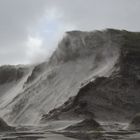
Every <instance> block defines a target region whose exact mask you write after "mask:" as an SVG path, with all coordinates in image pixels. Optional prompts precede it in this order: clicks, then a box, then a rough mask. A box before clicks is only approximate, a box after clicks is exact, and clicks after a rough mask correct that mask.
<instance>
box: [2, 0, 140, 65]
mask: <svg viewBox="0 0 140 140" xmlns="http://www.w3.org/2000/svg"><path fill="white" fill-rule="evenodd" d="M139 7H140V0H0V65H4V64H14V65H16V64H31V63H39V62H41V61H44V60H46V59H47V58H49V56H50V55H51V54H52V52H53V51H54V50H55V48H56V47H57V44H58V42H59V41H60V40H61V38H62V37H63V36H64V33H65V32H66V31H70V30H83V31H93V30H102V29H105V28H116V29H125V30H130V31H140V8H139Z"/></svg>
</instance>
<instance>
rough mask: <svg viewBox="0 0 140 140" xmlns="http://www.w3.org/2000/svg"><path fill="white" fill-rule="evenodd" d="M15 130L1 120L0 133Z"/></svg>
mask: <svg viewBox="0 0 140 140" xmlns="http://www.w3.org/2000/svg"><path fill="white" fill-rule="evenodd" d="M14 130H15V128H14V127H12V126H9V125H8V124H7V123H6V122H5V121H4V120H3V119H2V118H0V131H14Z"/></svg>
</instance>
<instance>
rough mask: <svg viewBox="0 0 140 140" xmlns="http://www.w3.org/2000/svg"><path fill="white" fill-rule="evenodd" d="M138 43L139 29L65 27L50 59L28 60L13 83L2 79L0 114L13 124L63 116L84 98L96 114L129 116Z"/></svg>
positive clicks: (135, 83)
mask: <svg viewBox="0 0 140 140" xmlns="http://www.w3.org/2000/svg"><path fill="white" fill-rule="evenodd" d="M139 44H140V34H139V33H132V32H127V31H120V30H114V29H107V30H104V31H94V32H81V31H71V32H67V33H66V35H65V37H64V38H63V39H62V41H61V42H60V43H59V44H58V48H57V49H56V51H55V52H54V53H53V55H52V56H51V57H50V60H49V61H48V62H44V63H42V64H39V65H36V66H32V67H30V66H29V67H28V68H27V70H26V71H25V73H24V74H23V75H22V76H21V77H22V78H19V79H18V80H17V83H16V84H13V85H12V86H9V83H13V82H11V81H9V82H5V83H4V84H1V85H0V91H1V95H2V97H1V98H0V113H1V114H2V117H4V118H5V119H6V120H7V121H9V122H12V123H16V124H22V123H24V124H35V123H38V122H40V120H41V119H42V116H47V117H48V116H49V118H51V117H52V118H53V117H54V116H55V115H56V114H57V119H61V118H64V116H67V114H69V113H70V112H71V114H74V113H75V110H76V108H77V106H79V105H80V104H81V102H82V101H84V102H86V103H87V104H88V109H89V112H92V113H94V114H95V116H96V117H99V118H100V119H108V114H109V116H110V118H111V119H115V117H114V116H116V114H117V113H121V116H120V119H125V118H127V117H128V115H129V113H130V114H133V112H137V111H138V110H139V109H138V108H137V105H138V103H139V100H140V98H139V95H138V93H139V72H140V70H139V68H140V64H139V62H140V61H139V60H140V57H139V56H140V55H139V53H140V52H139V50H140V47H139ZM0 69H1V68H0ZM17 77H19V76H17ZM94 80H95V81H94ZM14 81H16V79H15V80H14ZM4 87H5V88H7V87H9V89H8V90H6V91H4V90H2V89H4ZM9 97H10V98H9ZM71 97H73V99H72V100H70V101H69V102H68V100H69V99H70V98H71ZM132 100H133V101H132ZM67 103H68V104H67ZM52 110H53V111H52ZM64 110H65V111H64ZM79 110H80V109H79ZM124 110H125V112H124ZM81 112H82V111H81ZM54 114H55V115H54ZM83 114H84V113H83ZM104 114H105V117H104ZM124 114H125V115H124ZM50 116H51V117H50ZM124 116H125V118H124Z"/></svg>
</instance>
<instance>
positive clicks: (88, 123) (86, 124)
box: [65, 119, 103, 131]
mask: <svg viewBox="0 0 140 140" xmlns="http://www.w3.org/2000/svg"><path fill="white" fill-rule="evenodd" d="M65 130H71V131H90V130H95V131H99V130H103V128H102V127H101V125H100V124H99V123H98V122H96V121H95V120H93V119H86V120H84V121H82V122H80V123H77V124H75V125H72V126H69V127H67V128H66V129H65Z"/></svg>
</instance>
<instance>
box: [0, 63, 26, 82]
mask: <svg viewBox="0 0 140 140" xmlns="http://www.w3.org/2000/svg"><path fill="white" fill-rule="evenodd" d="M24 71H25V69H24V68H17V67H16V66H10V65H5V66H1V67H0V84H5V83H9V82H12V81H18V80H19V79H21V78H22V77H23V75H24Z"/></svg>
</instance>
